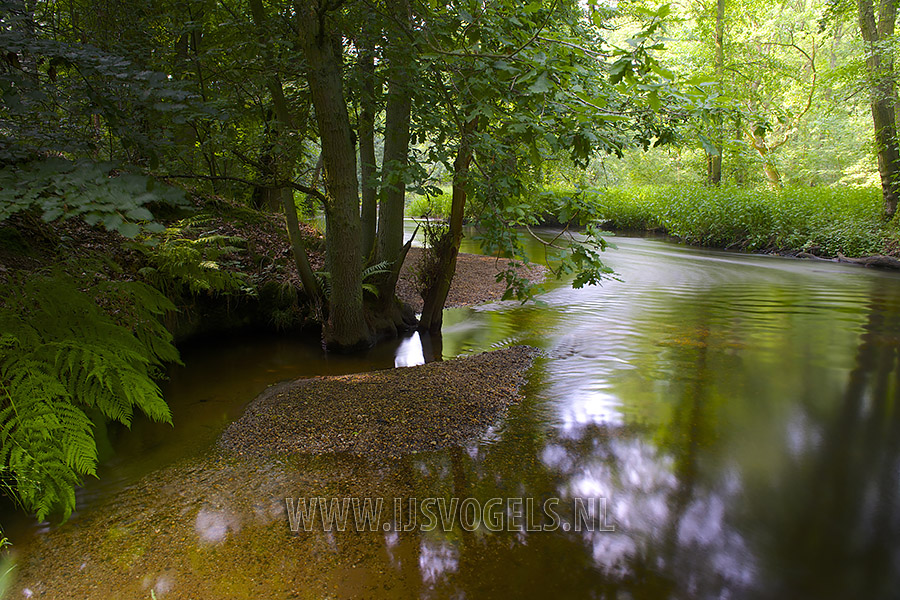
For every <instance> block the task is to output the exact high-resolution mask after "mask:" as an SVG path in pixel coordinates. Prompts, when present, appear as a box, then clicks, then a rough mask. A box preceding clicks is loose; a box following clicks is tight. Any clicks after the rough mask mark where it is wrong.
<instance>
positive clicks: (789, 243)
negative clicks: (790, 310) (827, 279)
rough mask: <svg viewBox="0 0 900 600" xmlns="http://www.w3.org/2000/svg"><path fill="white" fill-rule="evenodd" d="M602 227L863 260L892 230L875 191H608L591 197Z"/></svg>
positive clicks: (705, 242)
mask: <svg viewBox="0 0 900 600" xmlns="http://www.w3.org/2000/svg"><path fill="white" fill-rule="evenodd" d="M588 197H589V198H590V202H591V203H592V204H594V205H595V206H596V210H597V213H598V214H599V215H600V218H601V219H602V221H603V222H604V225H605V226H606V227H607V228H611V229H617V230H641V231H657V232H662V233H667V234H669V235H672V236H674V237H677V238H679V239H681V240H683V241H685V242H687V243H689V244H695V245H702V246H711V247H718V248H736V249H740V250H748V251H763V252H765V251H768V252H810V253H813V254H817V255H821V256H836V255H837V254H838V253H840V254H844V255H847V256H866V255H872V254H880V253H883V252H884V251H885V242H886V241H888V240H890V239H893V238H896V237H897V232H896V228H895V227H894V226H892V225H890V224H887V223H885V221H884V220H883V219H882V216H881V208H882V202H881V191H880V190H878V189H873V188H821V187H817V188H785V189H780V190H765V189H747V188H736V187H721V188H711V187H704V186H649V185H648V186H639V187H630V188H609V189H606V190H596V191H592V192H590V193H589V194H588Z"/></svg>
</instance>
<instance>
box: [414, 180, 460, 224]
mask: <svg viewBox="0 0 900 600" xmlns="http://www.w3.org/2000/svg"><path fill="white" fill-rule="evenodd" d="M438 189H440V193H439V194H434V195H431V194H426V195H421V194H410V195H409V200H408V201H407V203H406V214H407V215H408V216H410V217H429V218H433V219H449V218H450V204H451V201H452V200H453V193H452V191H451V188H450V186H449V185H444V186H441V187H440V188H438Z"/></svg>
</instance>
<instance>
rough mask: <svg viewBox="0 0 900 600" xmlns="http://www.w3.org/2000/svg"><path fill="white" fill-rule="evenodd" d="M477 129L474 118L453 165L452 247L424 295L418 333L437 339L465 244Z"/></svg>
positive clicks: (442, 260)
mask: <svg viewBox="0 0 900 600" xmlns="http://www.w3.org/2000/svg"><path fill="white" fill-rule="evenodd" d="M477 127H478V118H477V117H476V118H474V119H472V120H471V121H469V122H468V123H466V125H465V126H464V127H463V131H462V135H461V137H460V141H459V149H458V150H457V152H456V160H455V161H454V162H453V195H452V199H451V204H450V231H449V235H450V244H449V247H448V248H447V249H446V252H445V253H444V254H443V255H442V256H440V257H439V259H440V263H439V266H438V272H437V274H436V277H434V279H433V280H432V281H431V282H430V286H429V288H428V289H427V290H426V291H425V305H424V307H423V308H422V317H421V318H420V319H419V330H420V331H427V332H429V333H431V334H435V335H438V334H440V332H441V325H442V323H443V312H444V304H445V303H446V302H447V294H448V293H450V284H451V283H452V282H453V274H454V273H455V272H456V257H457V256H458V255H459V245H460V242H461V241H462V225H463V214H464V211H465V208H466V184H467V179H468V177H469V165H470V164H471V162H472V136H473V134H474V133H475V131H476V129H477Z"/></svg>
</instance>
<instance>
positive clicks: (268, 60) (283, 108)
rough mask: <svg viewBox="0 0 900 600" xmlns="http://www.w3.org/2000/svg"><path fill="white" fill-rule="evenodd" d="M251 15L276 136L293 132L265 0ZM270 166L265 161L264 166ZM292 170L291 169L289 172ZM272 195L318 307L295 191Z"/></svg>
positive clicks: (255, 0)
mask: <svg viewBox="0 0 900 600" xmlns="http://www.w3.org/2000/svg"><path fill="white" fill-rule="evenodd" d="M250 12H251V14H252V17H253V24H254V25H255V26H256V29H257V31H258V35H259V42H260V47H261V48H262V56H263V62H264V63H265V64H266V67H267V68H268V69H269V70H270V71H272V73H271V74H270V75H269V76H268V77H267V78H266V86H267V87H268V88H269V93H270V94H271V95H272V107H273V109H274V111H275V117H276V119H277V121H278V124H279V126H278V127H276V128H275V135H276V136H279V135H281V133H282V131H283V130H284V129H291V128H293V126H294V120H293V118H292V117H291V113H290V110H288V105H287V100H285V97H284V88H283V87H282V85H281V79H280V78H279V77H278V75H277V73H275V72H274V68H273V66H272V57H271V54H270V52H269V46H268V38H267V36H266V27H265V13H264V12H263V5H262V0H250ZM266 164H267V163H265V162H263V165H266ZM270 164H271V166H272V172H271V173H270V175H272V176H273V177H274V178H276V179H277V178H278V176H279V173H278V165H277V162H276V160H275V159H274V157H273V159H272V161H271V163H270ZM289 170H292V169H289ZM269 192H270V194H272V195H275V200H276V201H280V204H281V207H282V209H283V210H284V218H285V225H286V227H287V230H288V236H289V237H290V240H291V252H292V253H293V255H294V264H295V265H296V266H297V274H298V275H299V276H300V283H301V284H302V285H303V291H304V292H305V293H306V297H307V298H309V299H310V301H311V302H313V304H315V305H319V304H321V293H320V290H319V285H318V282H317V281H316V278H315V275H313V271H312V268H311V267H310V264H309V256H308V255H307V253H306V246H305V245H304V243H303V237H302V236H301V235H300V223H299V220H298V219H297V206H296V205H295V204H294V192H293V190H290V189H288V188H281V189H278V188H270V189H269Z"/></svg>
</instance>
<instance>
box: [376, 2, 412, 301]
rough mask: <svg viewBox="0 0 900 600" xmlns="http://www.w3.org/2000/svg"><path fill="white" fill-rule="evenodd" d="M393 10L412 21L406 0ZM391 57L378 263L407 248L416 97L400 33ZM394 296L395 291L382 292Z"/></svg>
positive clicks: (399, 16)
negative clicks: (408, 179) (405, 226)
mask: <svg viewBox="0 0 900 600" xmlns="http://www.w3.org/2000/svg"><path fill="white" fill-rule="evenodd" d="M388 4H389V8H390V9H391V11H392V12H393V13H395V14H396V15H397V16H398V18H402V19H403V20H404V22H408V21H409V4H408V3H407V2H406V0H393V1H392V2H389V3H388ZM391 42H392V43H391V47H390V48H389V54H388V71H387V74H388V75H387V76H388V95H387V105H386V107H385V116H384V158H383V159H382V162H381V171H382V177H381V201H380V202H379V205H378V260H379V261H388V262H395V261H396V260H397V258H398V257H399V256H400V249H401V248H402V247H403V211H404V208H405V207H404V202H405V198H406V182H405V179H404V177H405V172H406V166H407V161H408V157H409V121H410V111H411V110H412V94H411V91H410V87H409V81H408V78H409V77H410V73H409V70H408V69H407V68H406V63H407V61H408V60H409V57H408V56H407V54H406V52H404V51H403V48H404V40H402V39H401V35H400V34H398V35H397V36H396V39H394V40H391ZM381 292H382V295H384V294H385V293H387V294H390V295H393V293H394V290H393V289H391V290H386V289H385V290H381Z"/></svg>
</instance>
